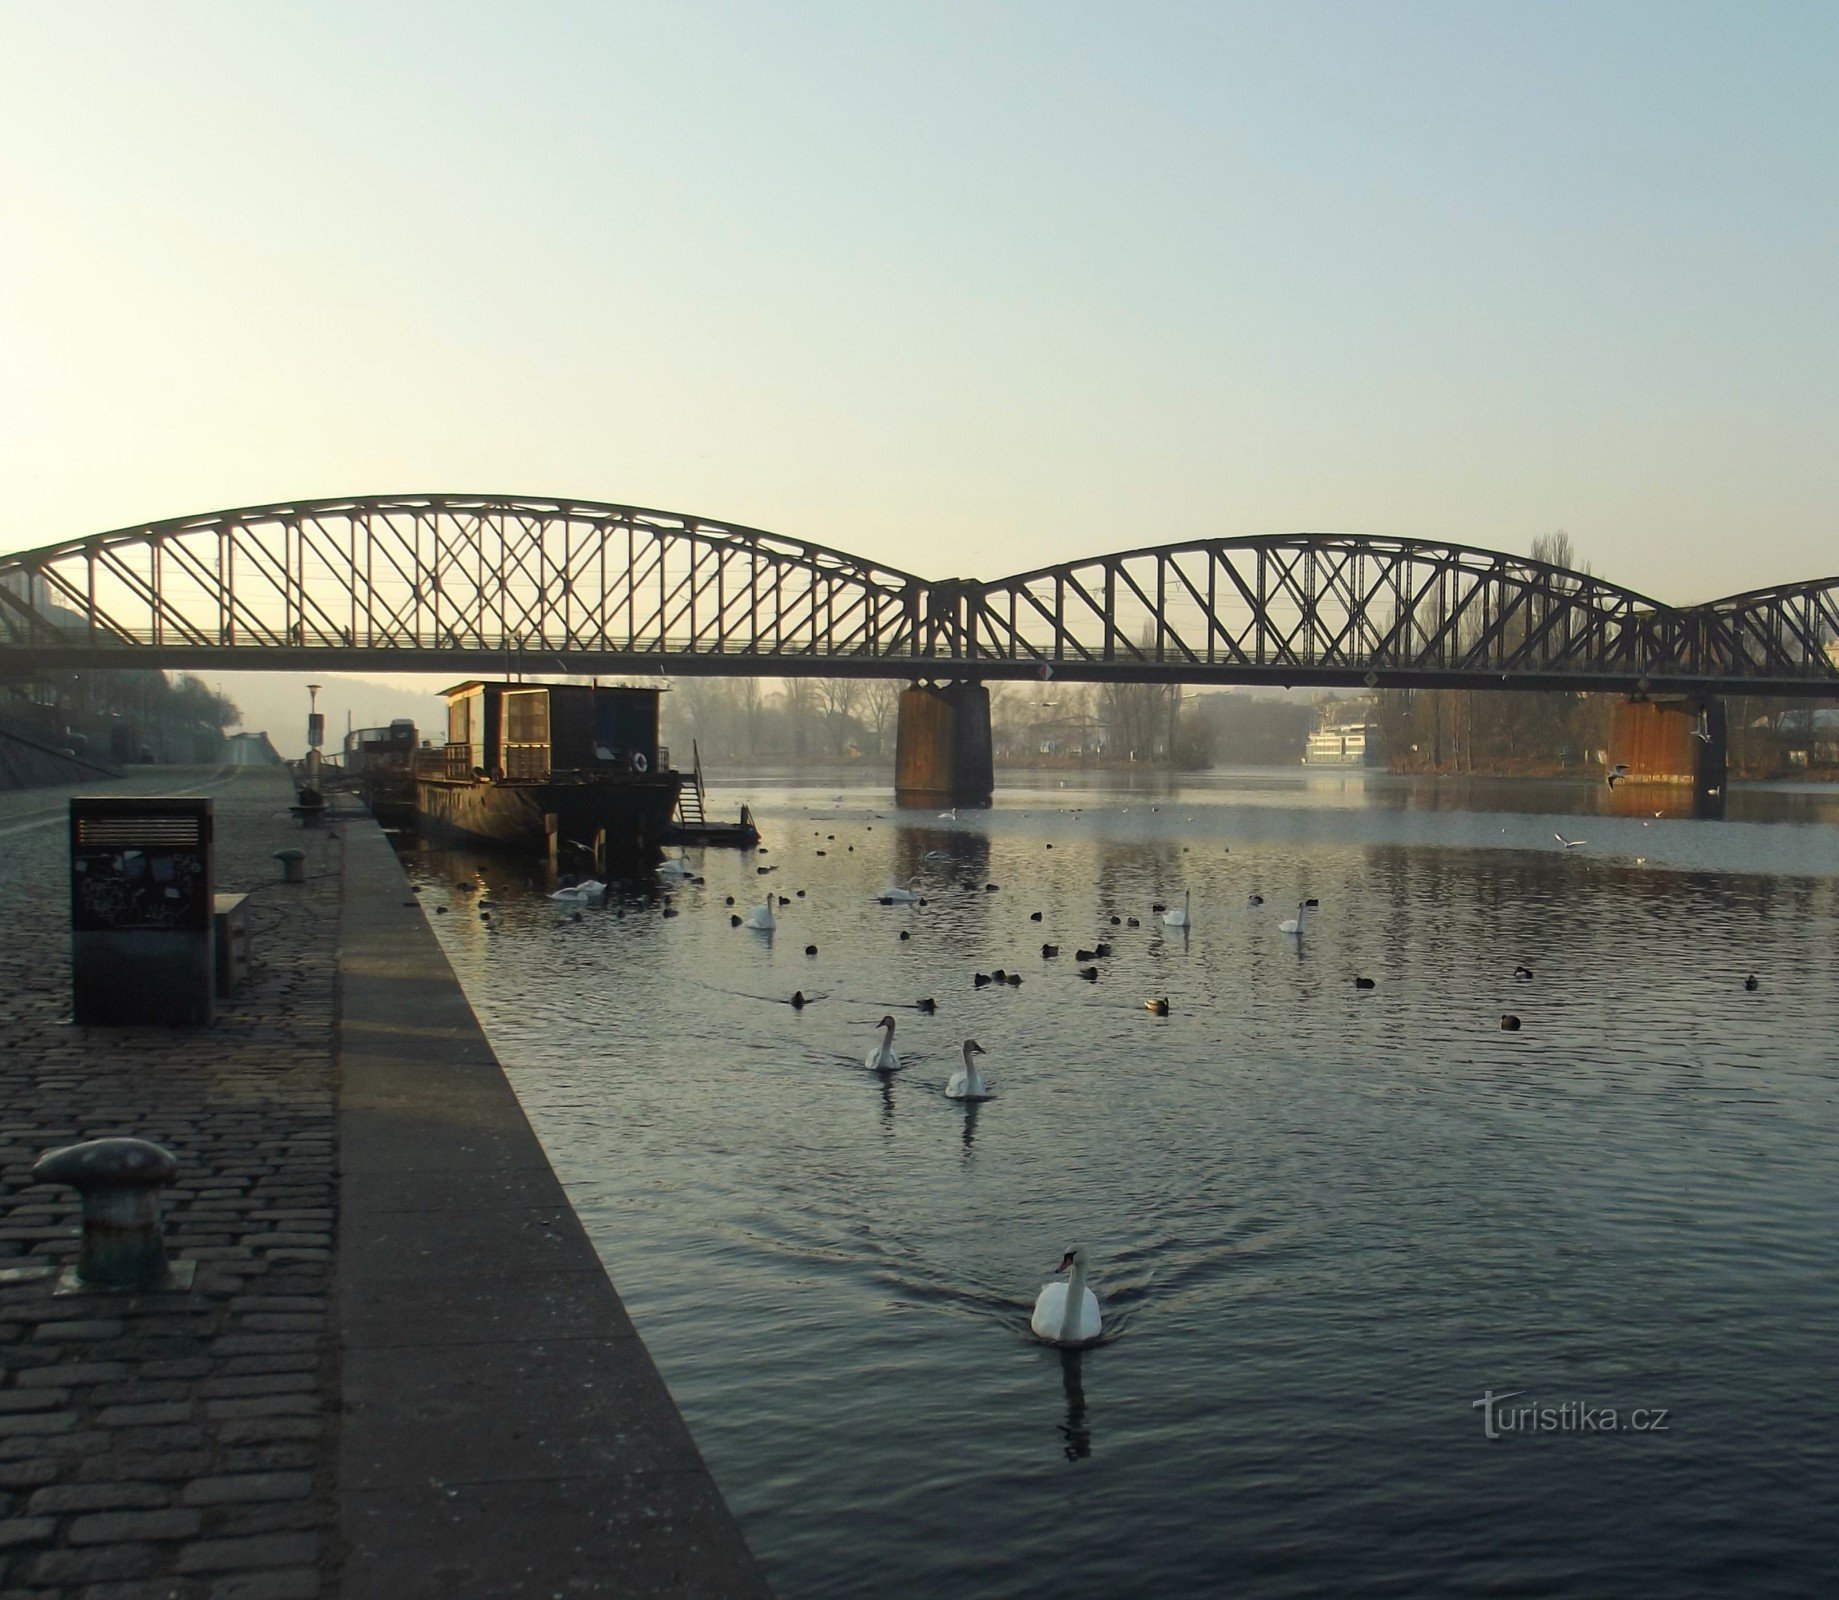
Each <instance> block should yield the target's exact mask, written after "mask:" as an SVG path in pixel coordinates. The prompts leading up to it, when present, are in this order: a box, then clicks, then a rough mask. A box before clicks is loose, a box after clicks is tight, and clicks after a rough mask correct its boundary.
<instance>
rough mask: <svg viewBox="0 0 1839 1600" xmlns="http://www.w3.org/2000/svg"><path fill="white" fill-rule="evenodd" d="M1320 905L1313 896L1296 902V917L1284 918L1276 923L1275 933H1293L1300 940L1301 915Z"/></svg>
mask: <svg viewBox="0 0 1839 1600" xmlns="http://www.w3.org/2000/svg"><path fill="white" fill-rule="evenodd" d="M1321 903H1322V902H1321V901H1320V900H1317V899H1315V898H1314V897H1313V896H1312V897H1311V898H1309V899H1307V900H1298V901H1297V902H1296V915H1295V916H1293V917H1286V918H1285V919H1284V920H1283V921H1282V922H1280V923H1278V924H1277V931H1278V932H1279V933H1293V934H1295V935H1296V937H1297V938H1299V939H1300V938H1302V936H1303V913H1304V912H1305V911H1307V910H1308V909H1309V908H1310V907H1311V906H1319V905H1320V904H1321Z"/></svg>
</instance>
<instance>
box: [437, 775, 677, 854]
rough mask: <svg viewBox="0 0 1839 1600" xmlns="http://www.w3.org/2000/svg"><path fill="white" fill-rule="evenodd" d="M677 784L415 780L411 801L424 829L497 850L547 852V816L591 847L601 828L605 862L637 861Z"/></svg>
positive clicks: (662, 822)
mask: <svg viewBox="0 0 1839 1600" xmlns="http://www.w3.org/2000/svg"><path fill="white" fill-rule="evenodd" d="M682 787H683V779H682V777H681V776H680V775H679V774H677V773H675V772H659V773H652V774H650V775H648V776H638V775H630V776H621V777H619V778H615V779H611V780H607V779H598V780H594V781H589V782H583V783H559V782H555V781H553V780H538V781H528V782H519V781H515V780H513V781H509V782H503V783H499V782H494V781H493V780H491V779H489V778H477V779H473V780H471V781H470V782H468V781H454V780H449V779H441V778H418V779H417V780H416V784H415V798H416V806H417V810H418V813H419V820H420V822H421V825H422V827H423V829H424V830H425V831H427V832H429V833H431V834H434V835H437V836H441V837H445V838H449V839H458V840H464V841H465V842H466V843H468V844H473V845H484V846H486V847H488V848H492V849H499V850H522V851H534V852H539V853H540V852H542V851H545V850H547V849H548V843H549V835H548V824H547V822H546V820H545V819H546V818H549V817H554V818H555V819H556V820H555V826H556V831H557V832H558V834H559V835H560V836H561V838H562V839H563V840H564V841H565V842H567V843H572V844H575V845H577V846H579V847H580V848H581V849H583V850H591V849H592V848H593V845H594V836H595V834H596V833H602V832H604V834H605V836H606V851H607V855H608V857H609V858H610V859H614V860H631V859H643V858H644V857H646V856H648V855H650V854H652V853H654V852H655V851H656V850H657V849H658V847H659V846H660V845H661V844H662V843H663V841H664V836H665V833H666V831H667V830H668V829H669V827H670V819H671V813H672V812H673V811H674V810H675V809H676V805H677V794H678V791H679V790H680V789H681V788H682Z"/></svg>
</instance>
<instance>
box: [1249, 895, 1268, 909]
mask: <svg viewBox="0 0 1839 1600" xmlns="http://www.w3.org/2000/svg"><path fill="white" fill-rule="evenodd" d="M1245 903H1246V904H1247V905H1248V906H1261V905H1263V904H1264V896H1263V895H1261V894H1248V895H1247V896H1246V897H1245Z"/></svg>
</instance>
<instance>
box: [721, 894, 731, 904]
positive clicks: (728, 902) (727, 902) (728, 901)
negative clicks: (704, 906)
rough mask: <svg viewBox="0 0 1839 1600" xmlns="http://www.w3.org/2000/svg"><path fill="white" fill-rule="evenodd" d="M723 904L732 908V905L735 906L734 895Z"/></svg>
mask: <svg viewBox="0 0 1839 1600" xmlns="http://www.w3.org/2000/svg"><path fill="white" fill-rule="evenodd" d="M722 904H723V905H725V906H731V905H733V904H734V896H733V895H729V896H728V898H727V899H726V900H724V901H723V902H722Z"/></svg>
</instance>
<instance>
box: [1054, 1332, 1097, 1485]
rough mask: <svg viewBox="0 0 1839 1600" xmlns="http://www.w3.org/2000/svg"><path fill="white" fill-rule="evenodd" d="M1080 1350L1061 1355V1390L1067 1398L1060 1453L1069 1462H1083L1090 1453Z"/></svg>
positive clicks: (1090, 1436)
mask: <svg viewBox="0 0 1839 1600" xmlns="http://www.w3.org/2000/svg"><path fill="white" fill-rule="evenodd" d="M1084 1360H1085V1352H1084V1351H1083V1350H1062V1351H1061V1352H1060V1388H1061V1391H1062V1392H1063V1393H1064V1394H1065V1396H1066V1421H1064V1422H1063V1423H1061V1424H1060V1439H1061V1450H1062V1452H1063V1453H1064V1454H1065V1456H1066V1459H1067V1460H1068V1461H1083V1460H1085V1458H1086V1457H1087V1456H1089V1455H1091V1453H1092V1430H1091V1428H1090V1427H1089V1426H1088V1425H1087V1423H1086V1385H1085V1374H1084V1370H1083V1367H1082V1365H1081V1364H1082V1363H1083V1362H1084Z"/></svg>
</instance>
